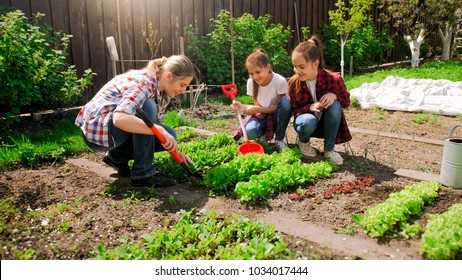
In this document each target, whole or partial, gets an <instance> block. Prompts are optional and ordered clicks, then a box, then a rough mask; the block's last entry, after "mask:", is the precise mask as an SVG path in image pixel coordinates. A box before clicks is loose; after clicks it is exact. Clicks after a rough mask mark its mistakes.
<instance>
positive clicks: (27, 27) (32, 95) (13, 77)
mask: <svg viewBox="0 0 462 280" xmlns="http://www.w3.org/2000/svg"><path fill="white" fill-rule="evenodd" d="M42 17H43V14H40V13H39V14H36V15H34V16H33V17H32V18H31V19H28V18H26V17H25V16H24V13H23V12H21V11H19V10H16V11H11V12H8V13H6V14H3V15H0V88H1V90H0V123H1V124H6V125H8V124H10V123H12V122H13V121H15V120H16V118H15V116H16V115H17V114H19V113H23V112H33V111H40V110H45V109H56V108H62V107H64V106H69V105H73V104H75V103H76V101H77V98H78V97H79V96H80V95H81V94H82V93H83V91H84V90H85V88H86V87H87V86H89V85H90V84H91V81H92V78H93V76H92V72H91V69H87V70H85V72H84V74H83V77H82V78H78V76H77V70H76V69H75V66H74V65H69V64H68V63H67V59H66V57H67V53H66V49H67V47H68V46H69V42H70V38H71V37H72V36H70V35H67V34H64V33H63V32H61V31H54V30H52V28H51V27H49V26H44V25H40V24H39V20H40V19H41V18H42Z"/></svg>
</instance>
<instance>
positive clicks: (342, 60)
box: [340, 38, 346, 78]
mask: <svg viewBox="0 0 462 280" xmlns="http://www.w3.org/2000/svg"><path fill="white" fill-rule="evenodd" d="M345 45H346V40H343V38H340V69H341V72H340V73H341V75H342V78H343V77H344V76H343V75H344V73H345V71H344V66H345V53H344V52H345Z"/></svg>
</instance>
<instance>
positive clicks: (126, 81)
mask: <svg viewBox="0 0 462 280" xmlns="http://www.w3.org/2000/svg"><path fill="white" fill-rule="evenodd" d="M194 77H195V67H194V65H193V64H192V63H191V61H190V60H189V59H188V58H187V57H186V56H183V55H176V56H171V57H169V58H165V57H164V58H162V59H156V60H152V61H150V62H149V64H148V66H147V67H145V68H143V69H141V70H130V71H128V72H127V73H124V74H121V75H118V76H116V77H114V78H113V79H112V80H110V81H109V82H108V83H107V84H106V85H105V86H103V88H101V89H100V90H99V91H98V93H97V94H96V95H95V96H94V97H93V98H92V99H91V100H90V101H89V102H88V103H87V104H86V105H85V106H84V107H83V108H82V109H81V110H80V112H79V113H78V115H77V118H76V120H75V124H76V125H77V126H78V127H80V129H81V130H82V135H83V139H84V141H85V143H86V144H87V145H88V146H89V147H90V148H92V149H94V150H103V151H107V152H106V154H105V156H104V158H103V161H104V162H105V163H106V164H108V165H110V166H112V167H114V168H115V169H116V170H117V171H118V173H119V175H120V176H126V177H129V176H131V181H132V185H133V186H134V187H150V186H152V185H155V186H156V187H167V186H170V185H173V184H174V183H175V181H173V180H172V179H170V178H165V177H162V176H161V175H160V174H158V173H157V172H156V169H155V167H153V166H152V162H153V158H154V152H158V151H164V150H168V151H173V150H175V151H177V150H178V143H177V141H176V132H175V131H174V130H173V129H172V128H170V127H168V126H165V125H163V124H162V123H161V122H162V116H163V113H164V111H165V109H166V108H167V105H168V104H169V102H170V99H171V98H174V97H176V96H177V95H178V94H181V93H184V92H185V91H186V87H187V86H188V85H189V84H190V83H191V81H192V80H193V78H194ZM138 108H141V109H142V110H143V111H144V112H145V113H146V114H147V115H148V116H149V117H150V119H151V120H152V122H153V123H154V125H155V126H156V128H157V129H158V130H159V131H160V132H161V133H162V135H163V136H164V137H165V140H166V142H165V143H164V144H161V143H160V141H159V140H158V139H157V138H156V137H155V136H154V134H153V132H152V131H151V129H150V128H148V126H147V125H146V124H145V123H144V122H143V120H141V119H140V118H138V117H137V116H135V114H136V110H137V109H138ZM177 152H178V151H177ZM178 154H179V155H180V156H181V157H182V158H183V160H184V161H185V162H186V163H188V164H192V161H191V159H190V158H189V157H188V156H187V155H185V154H183V153H181V152H178ZM131 159H133V165H132V168H131V169H130V168H129V166H128V161H129V160H131Z"/></svg>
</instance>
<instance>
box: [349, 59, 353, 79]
mask: <svg viewBox="0 0 462 280" xmlns="http://www.w3.org/2000/svg"><path fill="white" fill-rule="evenodd" d="M351 77H353V56H352V55H350V78H351Z"/></svg>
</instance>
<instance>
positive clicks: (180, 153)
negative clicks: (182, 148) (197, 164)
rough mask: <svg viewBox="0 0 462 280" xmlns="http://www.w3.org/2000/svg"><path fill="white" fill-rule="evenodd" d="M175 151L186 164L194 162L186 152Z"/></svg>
mask: <svg viewBox="0 0 462 280" xmlns="http://www.w3.org/2000/svg"><path fill="white" fill-rule="evenodd" d="M177 153H178V155H179V156H180V157H181V158H182V159H183V161H184V162H186V163H187V164H188V165H190V164H194V162H193V161H192V160H191V158H190V157H189V156H188V155H187V154H185V153H182V152H178V151H177Z"/></svg>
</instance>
